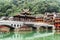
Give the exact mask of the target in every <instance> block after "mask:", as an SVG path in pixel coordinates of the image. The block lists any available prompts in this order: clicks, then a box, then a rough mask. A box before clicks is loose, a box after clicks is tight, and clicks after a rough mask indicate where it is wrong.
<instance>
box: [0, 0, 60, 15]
mask: <svg viewBox="0 0 60 40" xmlns="http://www.w3.org/2000/svg"><path fill="white" fill-rule="evenodd" d="M24 8H26V9H29V10H30V12H31V13H32V14H40V13H43V14H44V13H45V12H60V2H59V1H56V0H38V1H37V0H0V16H13V15H16V14H19V13H20V12H21V10H22V9H24Z"/></svg>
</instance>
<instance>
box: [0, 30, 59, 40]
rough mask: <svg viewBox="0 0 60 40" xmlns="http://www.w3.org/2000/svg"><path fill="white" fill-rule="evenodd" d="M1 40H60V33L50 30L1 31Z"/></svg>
mask: <svg viewBox="0 0 60 40" xmlns="http://www.w3.org/2000/svg"><path fill="white" fill-rule="evenodd" d="M0 40H60V34H59V33H58V34H57V33H56V32H55V33H54V32H52V31H51V30H50V31H21V32H9V33H2V32H0Z"/></svg>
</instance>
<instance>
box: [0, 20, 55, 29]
mask: <svg viewBox="0 0 60 40" xmlns="http://www.w3.org/2000/svg"><path fill="white" fill-rule="evenodd" d="M24 24H33V26H34V27H36V28H37V29H39V28H40V27H41V26H44V27H46V28H47V27H52V28H53V29H54V28H55V27H54V25H49V24H46V23H37V22H22V21H8V20H1V21H0V25H9V26H11V27H14V28H20V27H21V26H23V25H24Z"/></svg>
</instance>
